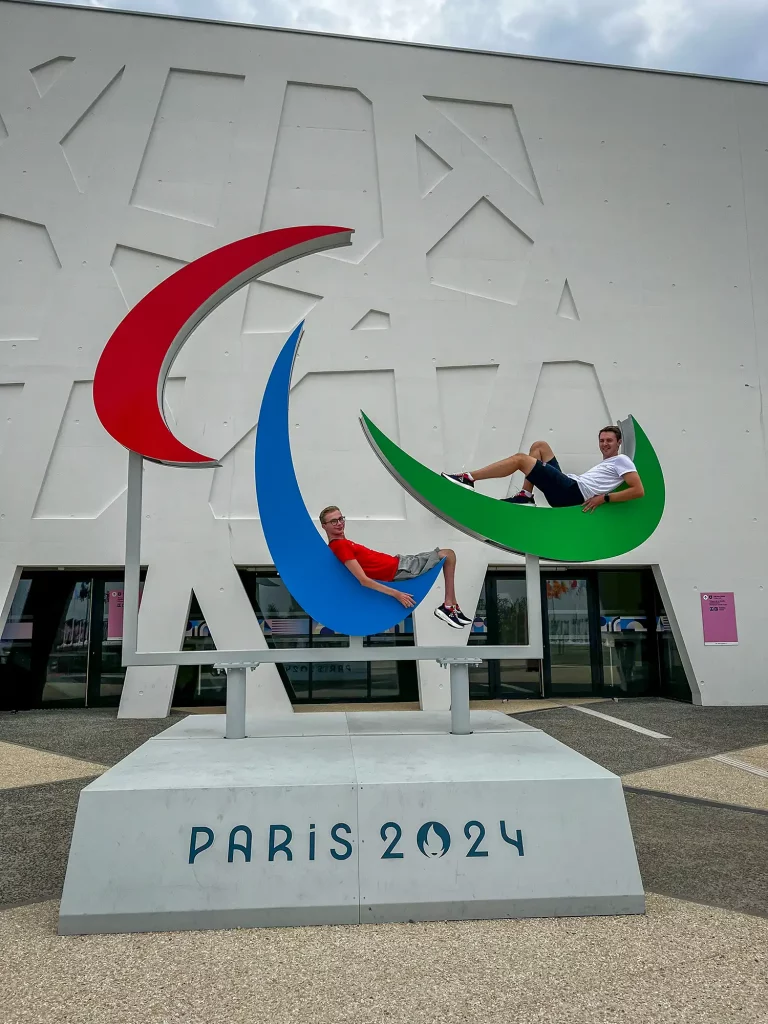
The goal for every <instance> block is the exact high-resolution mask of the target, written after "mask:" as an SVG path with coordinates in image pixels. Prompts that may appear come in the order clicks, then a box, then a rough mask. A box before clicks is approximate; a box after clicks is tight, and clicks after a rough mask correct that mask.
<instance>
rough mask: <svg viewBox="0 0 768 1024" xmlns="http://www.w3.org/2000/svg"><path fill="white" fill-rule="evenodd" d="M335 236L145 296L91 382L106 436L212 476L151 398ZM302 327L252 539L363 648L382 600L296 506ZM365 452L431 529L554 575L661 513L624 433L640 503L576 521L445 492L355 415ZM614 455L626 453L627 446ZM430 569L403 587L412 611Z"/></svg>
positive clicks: (301, 242)
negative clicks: (233, 298) (248, 298)
mask: <svg viewBox="0 0 768 1024" xmlns="http://www.w3.org/2000/svg"><path fill="white" fill-rule="evenodd" d="M351 235H352V230H351V229H349V228H343V227H329V226H303V227H294V228H281V229H279V230H277V231H267V232H264V233H262V234H258V235H252V236H249V237H248V238H243V239H240V240H239V241H236V242H232V243H230V244H229V245H225V246H222V247H221V248H220V249H216V250H214V251H213V252H210V253H207V254H206V255H205V256H202V257H200V258H199V259H197V260H194V261H193V262H192V263H189V264H188V265H187V266H185V267H182V268H181V269H180V270H178V271H176V273H174V274H172V275H171V276H170V277H169V278H167V279H166V280H165V281H163V282H162V283H161V284H159V285H158V286H157V287H156V288H154V289H153V290H152V291H151V292H149V293H148V294H147V295H146V296H145V297H144V298H143V299H141V301H140V302H139V303H137V305H136V306H134V308H133V309H132V310H131V311H130V312H129V313H128V314H127V315H126V317H125V318H124V319H123V320H122V322H121V323H120V324H119V325H118V327H117V329H116V330H115V332H114V333H113V335H112V337H111V338H110V339H109V341H108V342H107V345H106V347H105V348H104V351H103V352H102V355H101V358H100V360H99V364H98V366H97V369H96V374H95V377H94V385H93V392H94V404H95V407H96V412H97V414H98V416H99V419H100V420H101V422H102V424H103V426H104V428H105V429H106V430H107V431H108V433H110V434H111V435H112V437H114V438H115V440H117V441H118V442H119V443H120V444H122V445H123V446H124V447H126V448H128V449H129V450H130V451H134V452H137V453H138V454H140V455H141V456H143V457H144V458H146V459H149V460H152V461H155V462H160V463H164V464H166V465H172V466H181V467H189V468H194V467H200V468H215V467H216V466H217V465H218V462H217V461H216V459H214V458H212V457H210V456H206V455H203V454H201V453H199V452H195V451H194V450H192V449H191V448H189V447H187V446H186V445H185V444H184V443H183V442H181V441H180V440H179V439H178V438H176V437H175V436H174V434H173V433H172V431H171V429H170V427H169V425H168V423H167V422H166V420H165V415H164V407H163V391H164V388H165V382H166V379H167V376H168V373H169V371H170V368H171V365H172V363H173V360H174V359H175V357H176V356H177V355H178V353H179V351H180V350H181V348H182V346H183V345H184V343H185V342H186V340H187V338H188V337H189V336H190V334H191V333H192V331H193V330H194V329H195V327H197V326H198V324H199V323H200V322H201V321H202V320H203V319H204V318H205V317H206V316H207V315H208V314H209V313H211V312H212V311H213V310H214V309H215V308H216V307H217V306H218V305H219V304H220V303H222V302H223V301H224V300H225V299H226V298H228V297H229V296H230V295H232V294H233V293H234V292H235V291H237V290H238V289H239V288H240V287H242V286H243V285H244V284H246V283H248V282H249V281H253V280H256V279H257V278H258V277H261V276H262V275H263V274H265V273H267V272H269V271H270V270H274V269H276V268H277V267H279V266H282V265H284V264H285V263H288V262H290V261H292V260H295V259H298V258H299V257H301V256H304V255H308V254H310V253H315V252H322V251H324V250H327V249H331V248H335V247H338V246H343V245H349V244H350V241H351ZM302 329H303V323H302V324H299V326H298V327H297V328H296V329H295V330H294V331H293V332H292V334H291V336H290V338H289V339H288V341H287V342H286V344H285V346H284V348H283V350H282V351H281V353H280V355H279V356H278V358H277V360H276V362H275V364H274V367H273V370H272V373H271V375H270V378H269V381H268V383H267V387H266V389H265V392H264V397H263V399H262V405H261V412H260V416H259V424H258V431H257V439H256V465H255V470H256V489H257V498H258V503H259V512H260V516H261V521H262V527H263V529H264V536H265V539H266V542H267V546H268V548H269V550H270V553H271V555H272V558H273V560H274V563H275V566H276V568H277V570H278V571H279V572H280V574H281V576H282V578H283V580H284V582H285V584H286V586H287V587H288V589H289V590H290V591H291V593H292V594H293V596H294V598H295V599H296V600H297V601H298V602H299V604H301V606H302V607H303V608H304V610H305V612H306V613H307V614H309V615H311V616H312V617H313V618H315V619H316V620H318V621H320V622H322V623H323V624H324V625H326V626H328V627H330V628H331V629H333V630H334V631H335V632H337V633H345V634H348V635H350V636H366V635H370V634H372V633H377V632H382V631H384V630H386V629H389V628H390V627H391V626H393V625H394V624H395V623H396V622H399V621H400V620H401V619H402V617H403V609H402V606H401V605H400V604H399V603H398V602H397V601H395V600H394V599H393V598H391V597H388V596H386V595H383V594H379V593H377V592H376V591H373V590H365V589H364V588H362V587H361V586H360V585H359V583H358V582H357V581H356V580H355V579H354V577H352V576H351V574H350V573H349V572H348V571H347V569H346V568H345V567H344V566H343V565H342V564H341V563H340V562H339V561H338V559H337V558H336V557H335V556H334V555H333V554H332V552H330V550H329V549H328V547H327V545H326V543H325V541H324V540H323V539H322V538H321V537H320V534H319V533H318V531H317V529H316V527H315V525H314V522H313V520H312V517H311V516H310V514H309V512H308V511H307V509H306V506H305V505H304V501H303V499H302V497H301V491H300V489H299V486H298V482H297V480H296V475H295V472H294V468H293V460H292V457H291V450H290V442H289V435H288V402H289V392H290V383H291V371H292V368H293V362H294V359H295V355H296V352H297V350H298V346H299V342H300V340H301V333H302ZM361 422H362V426H363V429H364V431H365V433H366V436H367V438H368V440H369V442H370V443H371V445H372V447H373V449H374V451H375V452H376V454H377V455H378V457H379V458H380V459H381V461H382V462H383V463H384V465H385V466H386V468H387V469H388V470H389V472H390V473H392V474H393V476H394V477H395V478H396V479H397V480H398V481H399V482H400V484H401V485H402V486H403V487H404V488H405V489H406V490H408V491H409V493H410V494H412V495H413V497H414V498H416V500H418V501H420V502H421V503H422V504H423V505H425V506H426V507H427V508H429V509H430V510H431V511H432V512H434V514H435V515H437V516H439V517H440V518H441V519H443V520H445V522H448V523H450V524H451V525H453V526H455V527H456V528H457V529H459V530H462V531H463V532H465V533H468V534H469V535H470V536H473V537H476V538H478V539H480V540H484V541H486V542H488V543H490V544H493V545H494V546H496V547H499V548H503V549H505V550H508V551H514V552H519V553H522V554H526V553H527V554H534V555H539V556H540V557H543V558H546V559H550V560H556V561H559V562H585V561H593V560H595V559H603V558H609V557H613V556H615V555H618V554H623V553H625V552H627V551H630V550H631V549H632V548H634V547H637V546H638V545H639V544H641V543H642V542H643V541H644V540H646V539H647V538H648V537H650V536H651V534H652V533H653V531H654V530H655V529H656V527H657V525H658V523H659V521H660V519H661V515H662V513H663V510H664V478H663V474H662V471H661V466H660V465H659V461H658V458H657V457H656V453H655V452H654V450H653V447H652V445H651V443H650V441H649V440H648V438H647V437H646V435H645V433H644V432H643V431H642V429H641V427H640V425H639V424H638V423H637V422H636V421H635V420H634V419H632V420H631V424H632V425H633V426H634V439H635V444H634V452H632V451H629V452H628V454H629V455H630V457H632V458H633V459H634V462H635V464H636V466H637V469H638V472H639V473H640V474H641V476H642V479H643V481H644V484H645V497H644V498H642V499H641V500H638V501H633V502H626V503H622V504H614V505H610V506H607V507H605V508H601V509H599V510H598V513H597V514H595V515H588V516H584V515H582V514H581V510H580V509H579V508H578V507H577V508H563V509H536V510H532V509H522V508H520V507H519V506H515V505H511V504H508V503H504V502H500V501H497V500H495V499H493V498H489V497H487V496H485V495H482V494H475V493H470V492H467V491H465V490H463V489H462V488H458V487H455V486H454V485H453V484H451V483H450V482H448V481H446V480H445V479H443V478H441V476H440V475H439V474H438V473H435V472H433V471H432V470H430V469H428V468H427V467H426V466H423V465H422V464H421V463H419V462H417V461H416V460H415V459H413V458H412V457H411V456H410V455H408V454H407V453H406V452H404V451H403V450H402V449H401V448H399V447H398V446H397V445H396V444H395V443H394V442H393V441H391V440H390V439H389V438H388V437H387V436H386V435H385V434H383V433H382V432H381V431H380V430H379V429H378V428H377V427H376V425H375V424H374V423H372V422H371V420H369V419H368V417H367V416H366V415H365V413H362V414H361ZM625 450H626V446H625ZM439 571H440V566H439V565H438V566H436V567H435V568H434V569H432V570H430V571H429V572H428V573H425V574H424V575H423V576H421V577H419V578H418V579H417V580H409V581H408V582H407V584H400V585H398V584H390V585H391V586H395V587H397V586H400V587H406V586H407V589H408V592H409V593H411V594H413V596H414V597H415V598H416V601H417V603H418V602H419V601H421V600H423V599H424V597H425V596H426V595H427V593H428V591H429V590H430V588H431V586H432V584H433V583H434V580H435V577H436V576H437V574H438V573H439Z"/></svg>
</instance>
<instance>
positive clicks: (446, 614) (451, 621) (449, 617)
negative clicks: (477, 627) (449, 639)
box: [435, 604, 466, 629]
mask: <svg viewBox="0 0 768 1024" xmlns="http://www.w3.org/2000/svg"><path fill="white" fill-rule="evenodd" d="M435 615H436V616H437V618H438V619H442V620H443V622H447V623H448V625H449V626H452V627H453V629H464V626H465V625H466V623H465V622H459V620H458V618H457V616H456V611H455V610H454V609H453V608H449V607H448V605H447V604H441V605H440V607H439V608H435Z"/></svg>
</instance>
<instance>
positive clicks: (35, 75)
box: [29, 57, 75, 97]
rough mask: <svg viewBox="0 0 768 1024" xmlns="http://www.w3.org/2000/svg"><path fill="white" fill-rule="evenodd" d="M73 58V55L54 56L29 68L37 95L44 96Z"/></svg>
mask: <svg viewBox="0 0 768 1024" xmlns="http://www.w3.org/2000/svg"><path fill="white" fill-rule="evenodd" d="M74 59H75V58H74V57H54V58H53V60H47V61H45V63H44V64H38V65H37V67H36V68H30V70H29V73H30V74H31V75H32V79H33V81H34V83H35V88H36V89H37V94H38V96H40V97H43V96H45V94H46V93H47V92H48V90H49V89H50V88H51V86H52V85H53V84H54V83H55V82H56V81H58V79H59V78H61V76H62V74H63V73H64V72H65V71H66V70H67V68H68V67H69V65H70V64H71V63H72V62H73V61H74Z"/></svg>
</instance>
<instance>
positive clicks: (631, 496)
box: [582, 473, 645, 512]
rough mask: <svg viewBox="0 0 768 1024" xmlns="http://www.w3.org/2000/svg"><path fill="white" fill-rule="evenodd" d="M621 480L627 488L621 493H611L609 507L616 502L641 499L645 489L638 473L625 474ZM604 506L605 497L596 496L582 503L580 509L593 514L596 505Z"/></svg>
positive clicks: (602, 495)
mask: <svg viewBox="0 0 768 1024" xmlns="http://www.w3.org/2000/svg"><path fill="white" fill-rule="evenodd" d="M621 479H622V480H623V481H624V483H625V484H626V485H627V486H626V488H624V489H623V490H621V491H611V500H610V504H611V505H613V503H614V502H616V501H634V500H635V498H642V497H643V495H644V494H645V489H644V487H643V481H642V480H641V479H640V474H639V473H625V474H624V476H623V477H622V478H621ZM604 504H605V495H604V494H596V495H595V497H594V498H589V500H588V501H585V502H584V504H583V505H582V509H583V511H584V512H594V511H595V509H596V508H597V507H598V505H604Z"/></svg>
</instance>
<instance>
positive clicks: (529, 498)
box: [501, 491, 536, 505]
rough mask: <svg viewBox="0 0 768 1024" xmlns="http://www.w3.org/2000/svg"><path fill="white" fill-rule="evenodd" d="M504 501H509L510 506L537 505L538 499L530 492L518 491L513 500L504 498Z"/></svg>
mask: <svg viewBox="0 0 768 1024" xmlns="http://www.w3.org/2000/svg"><path fill="white" fill-rule="evenodd" d="M501 500H502V501H508V502H509V504H510V505H535V504H536V499H535V498H534V496H533V494H532V493H531V492H530V491H518V493H517V494H516V495H515V496H514V497H513V498H502V499H501Z"/></svg>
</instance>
